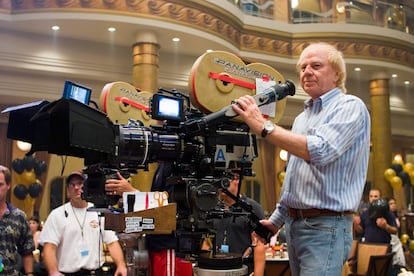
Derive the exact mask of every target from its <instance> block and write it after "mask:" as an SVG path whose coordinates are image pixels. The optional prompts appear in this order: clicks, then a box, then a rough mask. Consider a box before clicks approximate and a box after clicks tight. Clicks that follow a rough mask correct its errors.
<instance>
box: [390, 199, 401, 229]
mask: <svg viewBox="0 0 414 276" xmlns="http://www.w3.org/2000/svg"><path fill="white" fill-rule="evenodd" d="M388 204H389V205H390V211H391V213H393V214H394V216H395V222H396V224H397V228H398V229H399V228H400V227H401V223H400V218H399V214H398V210H397V201H396V200H395V198H393V197H391V198H389V199H388Z"/></svg>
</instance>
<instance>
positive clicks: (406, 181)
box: [398, 171, 411, 185]
mask: <svg viewBox="0 0 414 276" xmlns="http://www.w3.org/2000/svg"><path fill="white" fill-rule="evenodd" d="M398 176H399V177H400V178H401V180H402V183H403V184H404V185H411V180H410V175H409V174H408V173H407V172H405V171H401V172H400V173H399V174H398Z"/></svg>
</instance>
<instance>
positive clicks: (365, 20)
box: [228, 0, 414, 34]
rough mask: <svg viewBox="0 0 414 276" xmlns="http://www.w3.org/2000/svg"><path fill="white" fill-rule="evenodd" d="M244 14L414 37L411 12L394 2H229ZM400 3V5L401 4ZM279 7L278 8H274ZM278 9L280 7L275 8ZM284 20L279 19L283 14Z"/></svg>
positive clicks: (360, 0) (257, 0)
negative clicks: (386, 30) (370, 27)
mask: <svg viewBox="0 0 414 276" xmlns="http://www.w3.org/2000/svg"><path fill="white" fill-rule="evenodd" d="M228 1H229V2H231V3H233V4H234V5H236V6H237V7H238V8H239V9H240V10H241V11H242V12H243V13H245V14H249V15H253V16H258V17H262V18H267V19H273V20H278V21H284V22H288V23H292V24H303V23H348V24H365V25H375V26H381V27H385V28H390V29H394V30H398V31H401V32H405V33H407V34H414V8H413V7H409V6H406V5H404V4H395V3H391V2H395V1H387V0H383V1H379V0H353V1H350V0H349V1H340V0H337V1H334V0H331V1H329V0H328V1H327V0H286V3H285V4H286V6H285V7H280V3H281V1H277V0H228ZM401 2H403V1H401ZM277 3H279V4H277ZM278 5H279V7H278ZM284 10H287V11H288V12H287V14H286V12H285V15H284V16H281V14H283V12H280V11H284Z"/></svg>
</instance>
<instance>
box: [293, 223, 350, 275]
mask: <svg viewBox="0 0 414 276" xmlns="http://www.w3.org/2000/svg"><path fill="white" fill-rule="evenodd" d="M352 221H353V217H352V215H346V216H320V217H314V218H304V219H295V220H293V219H292V218H290V217H288V218H287V220H286V223H285V228H286V240H287V244H288V253H289V264H290V269H291V272H292V275H293V276H299V275H300V276H340V275H341V274H342V267H343V264H344V263H345V261H346V260H347V259H348V257H349V251H350V250H351V244H352Z"/></svg>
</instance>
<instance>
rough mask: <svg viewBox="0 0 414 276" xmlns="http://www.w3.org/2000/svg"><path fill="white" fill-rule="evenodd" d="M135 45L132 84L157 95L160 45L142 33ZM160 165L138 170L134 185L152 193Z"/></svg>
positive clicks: (152, 35) (133, 178) (147, 33)
mask: <svg viewBox="0 0 414 276" xmlns="http://www.w3.org/2000/svg"><path fill="white" fill-rule="evenodd" d="M136 41H137V42H136V43H135V44H134V45H133V48H132V53H133V71H132V84H133V86H135V87H137V88H139V89H140V90H141V91H145V92H150V93H155V92H156V91H157V89H158V68H159V54H158V51H159V49H160V45H159V44H158V40H157V37H156V36H155V34H154V33H151V32H140V33H139V34H138V35H137V37H136ZM157 166H158V163H151V164H149V166H148V168H149V170H148V171H144V170H138V173H137V174H136V175H134V176H133V177H132V178H131V181H132V185H133V186H134V187H136V188H138V189H139V190H140V191H144V192H145V191H150V190H151V185H152V179H153V177H154V173H155V170H156V168H157Z"/></svg>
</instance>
